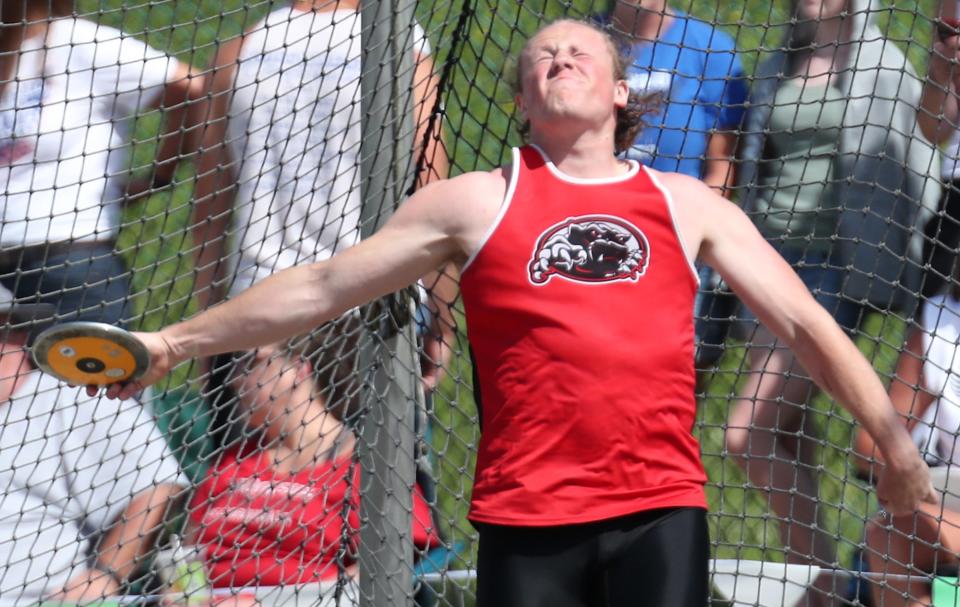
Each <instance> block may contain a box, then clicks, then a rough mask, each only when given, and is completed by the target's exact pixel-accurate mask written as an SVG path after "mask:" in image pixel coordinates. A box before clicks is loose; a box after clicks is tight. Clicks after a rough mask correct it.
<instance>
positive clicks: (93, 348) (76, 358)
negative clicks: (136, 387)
mask: <svg viewBox="0 0 960 607" xmlns="http://www.w3.org/2000/svg"><path fill="white" fill-rule="evenodd" d="M30 352H31V354H32V356H33V362H34V363H36V365H37V367H39V368H40V369H42V370H43V371H45V372H46V373H49V374H50V375H53V376H54V377H57V378H58V379H60V380H62V381H65V382H67V383H69V384H73V385H75V386H107V385H110V384H115V383H119V382H125V381H133V380H136V379H139V378H140V377H141V376H143V374H144V373H146V372H147V369H149V368H150V352H148V351H147V348H146V346H144V345H143V342H141V341H140V340H139V339H137V338H136V337H134V336H133V334H131V333H130V332H129V331H125V330H123V329H120V328H118V327H114V326H113V325H108V324H106V323H100V322H70V323H64V324H61V325H56V326H53V327H50V328H49V329H47V330H45V331H43V332H42V333H40V335H38V336H37V339H36V340H35V341H34V342H33V347H32V348H31V349H30Z"/></svg>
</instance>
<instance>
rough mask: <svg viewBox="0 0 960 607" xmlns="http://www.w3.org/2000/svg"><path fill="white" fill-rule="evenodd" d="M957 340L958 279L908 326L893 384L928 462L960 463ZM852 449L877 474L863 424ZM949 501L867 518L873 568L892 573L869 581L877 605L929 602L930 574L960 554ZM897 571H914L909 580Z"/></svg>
mask: <svg viewBox="0 0 960 607" xmlns="http://www.w3.org/2000/svg"><path fill="white" fill-rule="evenodd" d="M955 276H956V275H955ZM955 280H956V278H955ZM958 339H960V283H958V282H954V283H953V284H952V286H951V288H950V289H949V290H948V291H947V292H946V293H942V294H938V295H934V296H933V297H931V298H930V299H929V300H927V301H926V302H924V303H923V306H922V309H921V314H920V320H919V326H917V327H915V328H914V329H913V330H912V331H911V332H910V335H909V336H908V338H907V342H906V346H905V347H904V350H903V352H902V353H901V354H900V359H899V361H898V363H897V370H896V374H895V376H894V379H893V382H892V383H891V384H890V399H891V400H892V401H893V404H894V406H895V407H896V408H897V411H898V412H899V413H900V414H901V415H902V416H903V419H904V423H905V424H906V426H907V428H908V429H909V430H910V432H911V434H912V435H913V437H914V440H915V441H916V443H917V445H918V446H919V448H920V451H921V453H922V454H923V456H924V459H926V461H927V463H928V464H929V465H930V466H933V467H947V466H952V467H956V466H957V465H960V449H958V447H960V443H958V440H957V438H958V433H960V382H958V380H957V378H958V374H960V346H958ZM856 451H857V454H858V456H859V457H858V459H857V463H858V467H859V468H860V469H861V471H863V472H864V473H866V474H867V475H869V476H872V477H873V478H876V474H875V472H874V471H873V467H874V466H881V465H882V462H878V461H877V457H878V456H877V452H876V450H875V448H874V443H873V440H872V439H871V438H870V437H869V435H868V434H867V433H866V432H863V431H862V430H861V431H860V432H859V434H858V435H857V440H856ZM947 470H948V471H949V469H947ZM953 475H954V476H956V471H955V469H954V471H953ZM931 476H933V477H934V478H937V476H938V475H935V474H931ZM944 476H945V475H942V476H940V478H944ZM951 485H956V482H955V481H954V482H952V483H951ZM955 492H956V490H954V491H953V493H955ZM953 501H954V504H953V505H952V506H950V505H946V506H945V505H943V504H921V506H920V509H919V510H918V511H917V512H916V513H913V514H909V515H906V516H894V517H891V516H889V515H888V514H886V513H883V512H881V514H880V515H878V516H877V517H876V518H875V519H874V520H873V521H871V522H870V523H869V524H868V526H867V533H866V536H867V548H866V556H867V561H868V562H869V564H870V570H871V571H874V572H877V573H882V574H885V575H889V577H885V578H884V582H885V584H884V585H882V586H881V585H879V584H874V585H873V593H874V603H875V604H876V605H929V604H930V602H931V598H930V575H931V574H933V573H934V572H935V571H936V570H937V569H938V568H940V567H943V566H944V565H956V563H957V554H958V553H960V512H957V511H956V498H955V496H954V497H953ZM894 575H899V576H905V575H911V576H915V577H913V578H912V581H910V582H909V583H908V582H907V581H905V579H903V578H902V577H900V578H896V577H892V576H894ZM906 596H908V597H909V598H908V599H905V598H904V597H906Z"/></svg>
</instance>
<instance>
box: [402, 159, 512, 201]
mask: <svg viewBox="0 0 960 607" xmlns="http://www.w3.org/2000/svg"><path fill="white" fill-rule="evenodd" d="M509 170H510V169H509V168H504V167H498V168H496V169H493V170H492V171H470V172H467V173H462V174H460V175H457V176H455V177H450V178H448V179H443V180H440V181H435V182H433V183H431V184H429V185H427V186H426V187H424V188H423V189H422V190H420V192H419V193H422V194H424V195H427V196H430V197H431V198H442V199H444V200H445V201H447V202H448V203H453V204H462V203H467V204H476V203H478V202H481V203H482V202H487V201H489V202H491V203H495V204H498V205H499V204H500V201H501V200H502V199H503V196H504V194H505V193H506V190H507V180H508V178H509V177H508V175H509Z"/></svg>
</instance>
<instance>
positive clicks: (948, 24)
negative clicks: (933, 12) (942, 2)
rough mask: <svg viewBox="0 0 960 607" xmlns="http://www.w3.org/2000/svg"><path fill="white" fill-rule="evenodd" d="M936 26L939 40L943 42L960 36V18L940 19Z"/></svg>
mask: <svg viewBox="0 0 960 607" xmlns="http://www.w3.org/2000/svg"><path fill="white" fill-rule="evenodd" d="M936 25H937V38H939V39H940V41H941V42H942V41H945V40H947V39H948V38H952V37H953V36H957V35H960V18H957V17H940V19H939V20H938V21H937V23H936Z"/></svg>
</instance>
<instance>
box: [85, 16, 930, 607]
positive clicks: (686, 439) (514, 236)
mask: <svg viewBox="0 0 960 607" xmlns="http://www.w3.org/2000/svg"><path fill="white" fill-rule="evenodd" d="M518 83H519V86H518V93H517V96H516V102H517V106H518V109H519V110H520V111H521V112H522V114H523V118H524V119H525V121H526V126H527V129H526V133H527V134H528V137H529V142H530V145H528V146H526V147H523V148H521V149H518V150H515V151H514V153H513V162H512V163H511V164H509V165H507V166H504V167H500V168H497V169H495V170H493V171H489V172H481V171H478V172H472V173H466V174H463V175H459V176H457V177H454V178H452V179H449V180H445V181H438V182H435V183H432V184H430V185H428V186H426V187H424V188H423V189H422V190H420V191H418V192H417V193H416V194H414V195H413V196H411V197H410V198H409V199H408V200H407V201H406V202H405V203H404V204H403V205H401V206H400V207H399V208H398V210H397V212H396V214H395V215H393V217H392V218H391V219H390V221H389V222H387V224H386V225H385V226H384V227H383V228H382V229H381V230H380V231H379V232H378V233H377V234H375V235H374V236H372V237H370V238H368V239H366V240H365V241H363V242H361V243H360V244H358V245H357V246H355V247H352V248H350V249H348V250H346V251H344V252H342V253H340V254H338V255H336V256H334V257H333V258H331V259H329V260H327V261H323V262H320V263H316V264H310V265H301V266H297V267H293V268H290V269H288V270H286V271H284V272H281V273H279V274H276V275H274V276H272V277H270V278H268V279H267V280H264V281H263V282H261V283H260V284H258V285H256V286H254V287H253V288H251V289H250V290H248V291H246V292H244V293H243V294H241V295H240V296H239V297H237V298H236V299H234V300H231V301H230V302H227V303H225V304H222V305H220V306H217V307H215V308H212V309H210V310H208V311H206V312H204V313H203V314H200V315H197V316H195V317H193V318H192V319H190V320H187V321H185V322H182V323H178V324H175V325H172V326H170V327H167V328H165V329H163V330H161V331H159V332H156V333H139V334H137V335H138V336H139V337H140V338H141V339H142V340H143V341H144V343H145V344H146V345H147V347H148V348H149V350H150V352H151V355H152V357H153V364H152V367H151V369H150V371H149V373H147V374H146V375H145V376H144V378H143V379H142V380H140V381H137V382H132V383H128V384H124V385H115V386H111V387H109V388H108V389H107V395H108V396H113V397H122V396H125V395H130V394H133V393H135V392H137V391H138V390H141V389H143V388H144V387H145V386H147V385H149V384H151V383H153V382H155V381H157V380H159V379H160V378H162V377H163V376H164V375H165V374H166V373H167V372H168V371H169V370H170V369H171V368H172V367H173V366H174V365H177V364H179V363H180V362H182V361H185V360H187V359H188V358H190V357H196V356H210V355H213V354H215V353H217V352H223V351H232V350H242V349H248V348H253V347H255V346H257V345H262V344H267V343H272V342H275V341H276V340H277V339H278V338H279V337H281V336H290V335H294V334H298V333H300V332H303V331H308V330H310V329H311V328H312V327H316V326H318V325H320V324H321V323H324V322H327V321H329V320H330V319H332V318H337V317H338V316H340V315H341V314H343V313H344V312H345V311H346V310H349V309H351V308H353V307H354V306H357V305H360V304H362V303H363V302H366V301H369V300H371V299H373V298H375V297H379V296H382V295H384V294H387V293H390V292H393V291H396V290H399V289H401V288H403V287H405V286H407V285H409V284H411V283H413V282H415V281H416V280H417V278H418V277H420V276H422V275H424V274H425V273H426V272H428V271H430V270H433V269H435V268H437V267H440V266H441V265H443V264H445V263H448V262H452V263H455V264H456V265H457V266H459V267H460V268H461V270H462V285H461V286H462V291H463V297H464V303H465V308H466V313H467V314H466V316H467V325H468V332H469V337H470V339H471V342H472V343H471V345H472V346H473V349H474V352H475V362H476V364H477V375H478V378H479V385H478V387H479V391H480V394H481V397H482V401H481V406H482V415H481V424H482V430H483V433H482V438H481V444H480V447H479V453H478V461H477V471H476V484H475V487H474V492H473V504H472V508H471V514H470V517H471V519H472V520H473V522H474V523H475V524H476V525H477V527H478V529H479V533H480V545H479V556H478V586H477V604H478V605H480V606H481V607H489V606H498V607H499V606H504V605H518V606H525V605H551V606H564V605H571V606H572V605H598V604H599V605H616V606H619V605H649V606H668V605H669V606H671V607H677V606H680V607H686V606H694V605H696V606H698V607H700V606H702V605H704V604H705V603H706V600H707V596H708V589H709V584H708V572H707V569H708V557H709V541H708V536H707V525H706V500H705V498H704V492H703V483H704V482H705V475H704V473H703V468H702V466H701V464H700V461H699V452H698V448H697V443H696V440H695V439H694V438H693V437H692V435H691V430H692V428H693V423H694V412H695V400H694V397H693V386H694V381H695V377H694V368H693V343H694V342H693V320H692V318H691V315H690V310H691V309H692V306H693V298H694V295H695V292H696V287H697V279H696V276H695V272H694V265H693V264H694V262H695V261H697V260H700V261H702V262H704V263H706V264H708V265H710V266H711V267H713V268H715V269H716V270H717V271H719V272H720V274H721V275H722V276H723V278H724V279H725V280H726V282H727V283H728V284H729V285H731V287H732V288H733V289H734V290H735V291H736V292H737V293H738V294H739V295H740V297H741V298H742V299H743V300H744V301H745V302H746V303H747V304H748V305H749V306H750V308H751V309H752V310H754V311H755V312H756V314H757V316H758V317H759V318H760V319H761V320H762V321H763V322H764V323H765V324H766V325H767V326H768V327H770V328H771V330H773V331H774V333H776V334H777V335H779V336H780V337H781V338H782V339H783V340H784V341H785V342H786V343H787V344H789V346H790V347H791V348H792V349H793V350H794V351H795V352H797V353H798V356H799V357H800V359H801V360H802V361H803V362H804V365H805V366H806V368H808V369H809V371H810V373H811V375H812V376H813V377H814V378H816V379H817V381H818V382H819V383H820V385H821V386H823V387H824V389H826V390H827V391H828V392H830V393H831V394H832V395H833V396H834V397H835V398H836V399H837V400H838V401H840V402H841V403H842V404H843V405H844V406H845V407H846V408H847V409H849V410H850V412H851V413H852V414H853V415H854V416H855V417H856V418H857V419H858V420H859V421H860V423H861V424H862V425H863V427H864V428H865V429H866V431H867V432H869V433H870V434H871V436H873V437H874V438H875V439H876V444H877V447H878V450H879V453H880V454H881V455H882V458H883V462H884V469H883V470H882V472H881V478H880V481H879V484H878V487H877V494H878V498H879V500H880V501H881V503H882V504H883V505H884V507H885V508H887V510H889V511H890V512H893V513H903V512H909V511H912V510H913V509H915V508H916V507H917V505H918V504H919V503H920V502H922V501H933V500H935V499H936V497H935V494H934V491H933V488H932V486H931V483H930V477H929V473H928V471H927V468H926V466H925V465H924V463H923V462H922V461H921V459H920V457H919V455H918V453H917V450H916V448H915V447H914V445H913V443H912V442H911V440H910V436H909V434H908V433H907V431H906V429H905V428H904V427H903V425H902V424H901V423H900V422H899V418H898V416H897V414H896V411H895V410H894V409H893V407H892V406H891V404H890V401H889V399H888V397H887V395H886V391H885V390H884V387H883V385H882V384H881V382H880V381H879V379H878V378H877V376H876V374H875V372H874V370H873V369H872V368H871V366H870V364H869V363H868V362H867V361H866V360H865V359H864V358H863V356H862V355H861V354H860V353H859V351H858V350H857V348H856V347H855V346H854V345H853V344H852V342H851V341H850V340H849V339H848V338H847V337H846V335H845V334H844V333H843V331H842V330H841V329H840V328H839V327H838V326H837V325H836V323H835V322H834V321H833V319H832V318H831V317H830V315H829V314H828V313H827V312H826V311H825V310H824V309H823V308H822V307H820V306H819V305H818V304H817V303H816V302H815V301H814V300H813V299H812V297H811V296H810V294H809V292H808V291H807V289H806V288H805V287H804V285H803V283H802V282H801V281H800V280H799V279H798V278H797V276H796V274H795V273H794V272H793V271H792V270H791V268H790V267H789V266H788V265H787V264H786V262H784V261H783V259H782V258H781V257H780V256H779V255H778V254H777V253H776V252H775V251H774V250H773V249H772V248H771V247H770V245H769V244H768V243H767V242H766V241H765V240H764V239H763V237H762V236H761V235H760V234H759V233H758V232H757V230H756V228H755V227H754V226H753V224H752V222H751V221H750V220H749V219H748V218H747V217H746V216H745V215H744V214H743V212H742V211H741V210H740V209H738V208H737V207H736V206H735V205H733V204H732V203H730V202H729V201H727V200H725V199H723V198H721V197H720V196H719V195H717V194H716V193H714V192H712V191H711V190H710V188H708V187H707V186H706V185H704V184H703V183H701V182H699V181H697V180H695V179H692V178H690V177H686V176H683V175H676V174H667V173H660V172H657V171H654V170H651V169H645V168H642V167H640V166H638V165H637V164H636V163H635V162H630V161H624V160H621V159H619V158H618V157H617V155H616V153H617V152H618V151H622V150H624V149H625V146H627V145H629V142H630V141H632V138H633V136H634V134H635V130H636V127H637V126H638V125H639V123H640V120H641V119H642V116H643V113H644V111H645V109H646V108H645V105H644V103H643V102H642V101H643V100H641V99H639V98H637V97H636V96H632V95H631V94H630V91H629V89H628V87H627V83H626V81H625V79H624V74H623V62H622V60H621V59H620V58H619V57H618V55H617V52H616V47H615V45H614V44H613V42H612V41H611V39H610V38H609V36H608V35H607V34H606V33H605V32H603V31H602V30H600V29H597V28H596V27H594V26H591V25H590V24H586V23H582V22H577V21H570V20H563V21H558V22H555V23H553V24H551V25H549V26H547V27H545V28H543V29H541V30H540V31H539V32H538V33H537V34H536V35H534V36H533V37H532V38H531V39H530V40H529V41H528V42H527V44H526V46H525V47H524V49H523V51H522V52H521V54H520V57H519V61H518ZM277 293H283V294H284V306H283V310H282V311H278V310H277V308H276V306H275V305H273V304H274V302H275V299H276V294H277ZM91 390H93V388H91Z"/></svg>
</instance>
